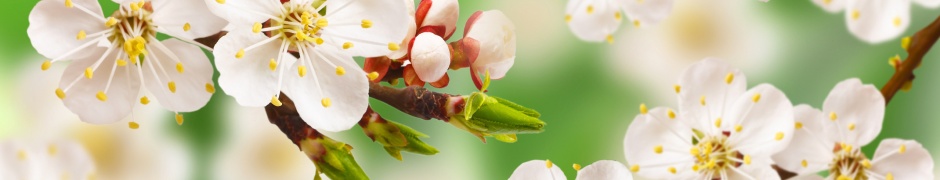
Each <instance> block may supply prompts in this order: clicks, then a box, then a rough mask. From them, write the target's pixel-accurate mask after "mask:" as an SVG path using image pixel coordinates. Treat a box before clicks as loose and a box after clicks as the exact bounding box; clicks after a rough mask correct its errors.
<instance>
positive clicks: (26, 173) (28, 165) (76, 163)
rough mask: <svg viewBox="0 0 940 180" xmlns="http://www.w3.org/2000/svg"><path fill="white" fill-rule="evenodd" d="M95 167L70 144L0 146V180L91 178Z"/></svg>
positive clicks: (83, 152) (25, 143)
mask: <svg viewBox="0 0 940 180" xmlns="http://www.w3.org/2000/svg"><path fill="white" fill-rule="evenodd" d="M96 177H97V174H96V173H95V164H94V162H92V159H91V156H90V155H89V154H88V152H87V151H85V149H84V148H83V147H82V146H81V145H79V144H77V143H75V142H71V141H58V142H45V143H39V142H35V141H31V142H26V141H22V140H20V141H13V140H11V141H4V142H2V143H0V179H25V180H54V179H95V178H96Z"/></svg>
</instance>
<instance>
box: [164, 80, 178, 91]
mask: <svg viewBox="0 0 940 180" xmlns="http://www.w3.org/2000/svg"><path fill="white" fill-rule="evenodd" d="M166 86H167V88H169V89H170V93H176V82H173V81H170V82H169V83H167V84H166Z"/></svg>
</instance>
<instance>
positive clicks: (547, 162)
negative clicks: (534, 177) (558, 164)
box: [545, 159, 552, 169]
mask: <svg viewBox="0 0 940 180" xmlns="http://www.w3.org/2000/svg"><path fill="white" fill-rule="evenodd" d="M545 168H549V169H551V168H552V160H548V159H546V160H545Z"/></svg>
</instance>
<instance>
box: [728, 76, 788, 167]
mask: <svg viewBox="0 0 940 180" xmlns="http://www.w3.org/2000/svg"><path fill="white" fill-rule="evenodd" d="M730 112H731V113H729V114H728V117H727V118H726V119H727V122H725V123H728V124H729V126H732V127H734V128H731V129H727V130H725V131H729V132H731V136H730V137H728V142H729V143H731V144H734V145H735V147H734V148H735V149H736V150H738V151H739V152H741V153H743V154H744V155H750V156H753V157H755V158H757V157H767V158H770V156H771V155H773V154H775V153H777V152H780V151H781V150H783V149H784V148H786V147H787V145H788V144H790V140H791V139H793V129H794V122H793V104H792V103H790V99H787V95H785V94H783V92H781V91H780V90H779V89H777V88H776V87H774V86H773V85H770V84H761V85H757V86H756V87H754V88H751V90H748V91H747V92H745V93H744V95H743V96H742V97H741V98H737V100H735V102H734V105H732V106H731V107H730Z"/></svg>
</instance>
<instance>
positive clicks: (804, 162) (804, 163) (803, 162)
mask: <svg viewBox="0 0 940 180" xmlns="http://www.w3.org/2000/svg"><path fill="white" fill-rule="evenodd" d="M800 165H801V166H803V167H804V168H805V167H806V166H809V162H806V159H804V160H803V161H801V162H800Z"/></svg>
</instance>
